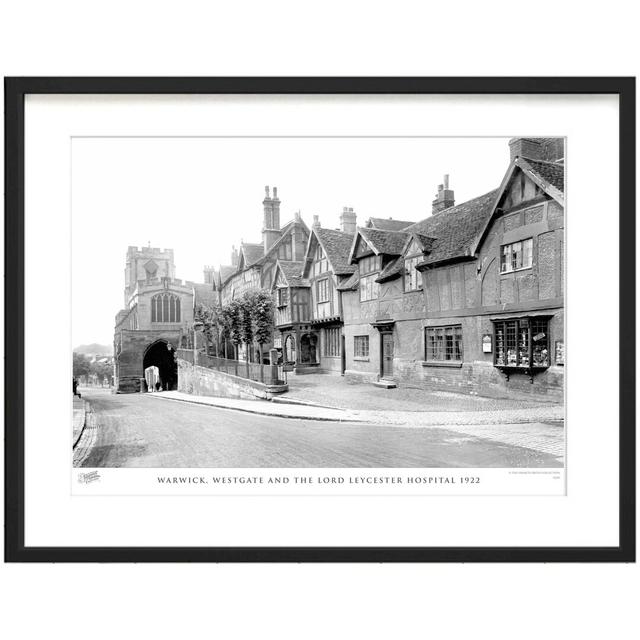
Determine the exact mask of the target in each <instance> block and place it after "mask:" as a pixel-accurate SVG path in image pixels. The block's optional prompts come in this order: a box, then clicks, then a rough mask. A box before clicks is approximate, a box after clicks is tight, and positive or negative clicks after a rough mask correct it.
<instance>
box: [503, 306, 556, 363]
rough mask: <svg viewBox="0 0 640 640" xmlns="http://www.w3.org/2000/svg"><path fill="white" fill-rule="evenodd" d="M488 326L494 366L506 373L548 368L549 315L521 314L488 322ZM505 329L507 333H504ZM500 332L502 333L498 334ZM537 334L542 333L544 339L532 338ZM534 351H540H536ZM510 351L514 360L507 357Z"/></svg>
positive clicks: (549, 349) (549, 353)
mask: <svg viewBox="0 0 640 640" xmlns="http://www.w3.org/2000/svg"><path fill="white" fill-rule="evenodd" d="M492 323H493V344H494V352H493V366H494V367H497V368H499V369H507V370H510V371H533V370H543V369H548V368H549V367H550V366H551V333H550V328H549V327H550V324H551V316H526V315H525V316H521V317H518V318H505V319H504V320H501V319H497V320H492ZM507 329H509V330H510V331H509V332H508V331H507ZM500 330H502V334H501V335H500V333H499V331H500ZM511 330H512V331H511ZM541 333H544V336H543V337H542V338H538V339H536V337H537V336H539V335H540V334H541ZM523 336H524V338H523ZM543 339H544V342H543V341H542V340H543ZM536 343H537V344H536ZM545 346H546V360H541V359H540V356H541V355H542V354H543V353H544V349H545ZM538 348H540V351H537V352H536V349H538ZM511 350H513V351H514V353H513V356H514V359H512V356H511V355H509V351H511ZM501 354H502V355H501ZM523 359H524V360H525V362H524V364H522V360H523Z"/></svg>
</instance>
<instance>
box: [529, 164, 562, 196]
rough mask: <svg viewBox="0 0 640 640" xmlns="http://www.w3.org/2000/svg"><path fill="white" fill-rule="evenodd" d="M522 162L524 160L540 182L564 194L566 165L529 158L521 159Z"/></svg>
mask: <svg viewBox="0 0 640 640" xmlns="http://www.w3.org/2000/svg"><path fill="white" fill-rule="evenodd" d="M520 160H524V161H525V163H526V164H528V165H529V167H530V168H531V171H533V172H534V173H535V174H536V175H537V176H538V178H540V180H542V181H543V182H546V183H547V184H550V185H551V186H552V187H555V188H556V189H558V190H559V191H562V193H564V165H562V164H558V163H556V162H543V161H542V160H530V159H529V158H520ZM524 168H526V167H524Z"/></svg>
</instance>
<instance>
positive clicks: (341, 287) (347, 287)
mask: <svg viewBox="0 0 640 640" xmlns="http://www.w3.org/2000/svg"><path fill="white" fill-rule="evenodd" d="M359 282H360V274H359V273H358V272H357V271H355V272H354V273H352V274H351V275H350V276H349V277H348V278H346V279H345V280H344V281H343V282H340V283H339V284H338V286H337V287H336V289H338V291H354V290H356V289H357V288H358V283H359Z"/></svg>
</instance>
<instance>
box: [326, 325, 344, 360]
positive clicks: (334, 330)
mask: <svg viewBox="0 0 640 640" xmlns="http://www.w3.org/2000/svg"><path fill="white" fill-rule="evenodd" d="M323 333H324V335H323V336H322V338H323V340H322V342H323V345H322V355H323V356H324V357H325V358H339V357H340V356H341V355H342V354H341V335H342V334H341V330H340V327H326V328H325V329H324V331H323Z"/></svg>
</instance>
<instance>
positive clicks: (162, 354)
mask: <svg viewBox="0 0 640 640" xmlns="http://www.w3.org/2000/svg"><path fill="white" fill-rule="evenodd" d="M149 367H157V370H158V372H157V379H158V382H159V383H160V387H159V388H160V389H163V390H164V391H173V390H175V389H177V388H178V364H177V362H176V359H175V351H174V349H173V346H172V345H171V344H170V343H168V342H167V341H166V340H158V341H157V342H154V343H153V344H152V345H150V346H149V347H147V350H146V351H145V352H144V358H143V361H142V369H143V370H144V371H145V374H146V372H147V369H149Z"/></svg>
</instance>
